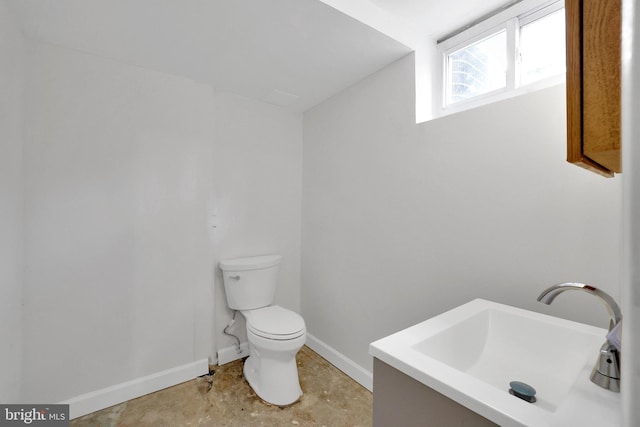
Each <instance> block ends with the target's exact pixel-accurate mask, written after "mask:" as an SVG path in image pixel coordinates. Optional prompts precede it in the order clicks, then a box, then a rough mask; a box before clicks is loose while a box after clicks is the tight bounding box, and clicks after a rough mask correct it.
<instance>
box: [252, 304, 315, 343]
mask: <svg viewBox="0 0 640 427" xmlns="http://www.w3.org/2000/svg"><path fill="white" fill-rule="evenodd" d="M242 314H243V315H244V317H245V318H246V319H247V331H249V332H251V333H253V334H255V335H257V336H259V337H262V338H267V339H272V340H291V339H295V338H298V337H300V336H302V335H304V334H305V333H306V329H305V324H304V319H303V318H302V317H301V316H300V315H299V314H298V313H295V312H293V311H291V310H287V309H286V308H283V307H280V306H277V305H271V306H268V307H263V308H258V309H256V310H249V311H246V312H242Z"/></svg>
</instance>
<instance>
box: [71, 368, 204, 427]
mask: <svg viewBox="0 0 640 427" xmlns="http://www.w3.org/2000/svg"><path fill="white" fill-rule="evenodd" d="M208 372H209V360H208V359H201V360H197V361H195V362H192V363H188V364H186V365H182V366H177V367H175V368H171V369H167V370H165V371H161V372H156V373H155V374H151V375H147V376H145V377H140V378H136V379H134V380H131V381H127V382H124V383H120V384H116V385H114V386H111V387H107V388H103V389H101V390H96V391H92V392H90V393H86V394H82V395H80V396H77V397H73V398H71V399H68V400H65V401H64V402H60V403H62V404H68V405H69V418H71V419H73V418H78V417H81V416H83V415H87V414H90V413H92V412H95V411H99V410H100V409H104V408H108V407H109V406H113V405H117V404H118V403H122V402H126V401H127V400H131V399H135V398H136V397H140V396H144V395H145V394H149V393H153V392H154V391H158V390H162V389H163V388H167V387H171V386H173V385H176V384H180V383H183V382H185V381H189V380H192V379H194V378H196V377H198V376H200V375H204V374H206V373H208Z"/></svg>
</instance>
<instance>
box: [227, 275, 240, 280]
mask: <svg viewBox="0 0 640 427" xmlns="http://www.w3.org/2000/svg"><path fill="white" fill-rule="evenodd" d="M227 278H229V279H233V280H240V275H237V276H227Z"/></svg>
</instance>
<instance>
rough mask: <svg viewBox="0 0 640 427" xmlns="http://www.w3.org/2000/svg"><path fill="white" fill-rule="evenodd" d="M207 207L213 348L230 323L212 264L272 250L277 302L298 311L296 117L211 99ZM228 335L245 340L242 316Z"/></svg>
mask: <svg viewBox="0 0 640 427" xmlns="http://www.w3.org/2000/svg"><path fill="white" fill-rule="evenodd" d="M215 105H216V112H215V120H216V137H215V144H214V145H215V150H214V152H215V156H214V160H213V171H214V181H215V196H214V200H213V209H212V210H215V211H216V213H217V216H216V217H217V222H218V227H217V228H216V229H215V232H214V235H215V237H214V243H215V260H216V324H217V331H216V343H217V344H218V348H219V349H222V348H226V347H229V346H233V345H234V343H235V340H233V339H232V338H230V337H228V336H225V335H223V334H222V330H223V329H224V327H225V325H226V324H227V323H228V322H229V320H230V319H231V311H230V310H229V309H228V308H227V306H226V296H225V294H224V285H223V282H222V275H221V272H220V270H219V269H218V268H217V261H219V260H221V259H229V258H235V257H244V256H253V255H261V254H267V253H278V254H280V255H282V256H283V260H282V264H281V266H280V276H279V283H278V288H277V293H276V304H279V305H281V306H283V307H286V308H288V309H291V310H294V311H299V310H300V228H301V225H300V221H301V216H300V205H301V200H302V199H301V198H302V195H301V190H302V182H301V180H302V170H301V167H302V115H301V114H300V113H293V112H291V111H288V110H286V109H284V108H281V107H277V106H274V105H269V104H265V103H263V102H259V101H254V100H251V99H248V98H244V97H241V96H237V95H233V94H226V93H218V94H216V102H215ZM236 320H238V322H237V323H236V324H235V325H234V326H233V327H232V329H231V330H230V332H232V333H234V334H236V335H238V336H239V337H240V339H241V340H242V341H246V333H245V323H244V319H243V318H242V316H240V315H238V316H237V317H236Z"/></svg>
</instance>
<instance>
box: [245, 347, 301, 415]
mask: <svg viewBox="0 0 640 427" xmlns="http://www.w3.org/2000/svg"><path fill="white" fill-rule="evenodd" d="M300 338H301V339H298V340H296V341H301V343H300V344H299V346H298V345H296V347H297V348H296V349H295V350H289V351H284V352H283V351H278V352H274V351H268V350H266V351H265V350H264V349H260V350H258V349H256V347H255V346H254V345H253V344H252V343H251V340H249V357H248V358H247V360H245V362H244V368H243V370H242V371H243V373H244V377H245V378H246V380H247V382H248V383H249V385H250V386H251V388H252V389H253V391H254V392H255V393H256V394H257V395H258V397H260V398H261V399H262V400H264V401H265V402H267V403H270V404H272V405H277V406H286V405H291V404H292V403H295V402H296V401H297V400H298V399H300V397H301V396H302V389H301V388H300V380H299V378H298V366H297V365H296V353H297V352H298V350H299V349H300V348H302V344H304V340H305V337H304V336H303V337H300Z"/></svg>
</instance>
